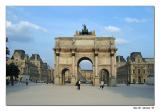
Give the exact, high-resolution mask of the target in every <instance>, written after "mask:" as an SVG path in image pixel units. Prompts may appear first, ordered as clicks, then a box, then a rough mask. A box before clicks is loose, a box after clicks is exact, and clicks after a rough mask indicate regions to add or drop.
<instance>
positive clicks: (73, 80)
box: [71, 77, 76, 85]
mask: <svg viewBox="0 0 160 111" xmlns="http://www.w3.org/2000/svg"><path fill="white" fill-rule="evenodd" d="M71 84H72V85H75V84H76V78H75V77H72V78H71Z"/></svg>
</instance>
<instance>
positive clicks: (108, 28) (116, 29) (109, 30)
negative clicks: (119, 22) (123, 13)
mask: <svg viewBox="0 0 160 111" xmlns="http://www.w3.org/2000/svg"><path fill="white" fill-rule="evenodd" d="M105 30H106V31H107V32H112V33H113V32H119V31H120V28H119V27H116V26H106V27H105Z"/></svg>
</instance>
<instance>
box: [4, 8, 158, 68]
mask: <svg viewBox="0 0 160 111" xmlns="http://www.w3.org/2000/svg"><path fill="white" fill-rule="evenodd" d="M82 24H86V25H87V28H88V29H89V31H92V30H95V32H96V36H98V37H104V36H105V37H115V38H116V47H117V48H118V51H117V55H122V56H124V58H127V56H129V55H130V53H131V52H141V53H142V56H143V57H144V58H150V57H154V38H155V37H154V7H151V6H52V7H51V6H14V7H13V6H7V7H6V33H7V34H6V35H7V37H8V39H9V41H8V43H7V46H8V48H9V50H10V56H11V55H12V54H13V52H14V50H15V49H23V50H25V52H26V54H28V55H29V56H31V55H32V54H35V53H38V54H39V55H40V56H41V58H42V60H43V61H44V62H47V63H48V64H49V66H50V67H53V64H54V52H53V48H54V47H55V38H56V37H59V36H66V37H67V36H69V37H73V35H74V34H75V31H76V30H81V29H82ZM82 62H84V64H85V65H84V66H83V67H84V68H86V67H87V69H90V68H91V66H89V65H90V64H91V63H90V62H89V61H82Z"/></svg>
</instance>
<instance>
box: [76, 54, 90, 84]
mask: <svg viewBox="0 0 160 111" xmlns="http://www.w3.org/2000/svg"><path fill="white" fill-rule="evenodd" d="M77 74H78V80H80V81H81V83H83V84H92V83H93V63H92V60H91V59H90V58H88V57H82V58H81V59H79V61H78V63H77Z"/></svg>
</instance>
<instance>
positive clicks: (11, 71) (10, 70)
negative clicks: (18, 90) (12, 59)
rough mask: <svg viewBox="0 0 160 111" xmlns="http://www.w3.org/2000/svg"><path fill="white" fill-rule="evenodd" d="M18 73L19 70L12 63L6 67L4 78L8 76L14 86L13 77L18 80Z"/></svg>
mask: <svg viewBox="0 0 160 111" xmlns="http://www.w3.org/2000/svg"><path fill="white" fill-rule="evenodd" d="M19 73H20V70H19V69H18V66H16V65H15V64H14V63H11V64H9V65H8V64H7V65H6V76H10V81H11V85H12V86H13V85H14V77H15V78H18V75H19Z"/></svg>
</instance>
